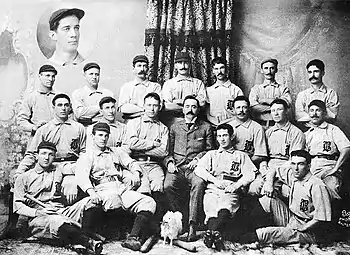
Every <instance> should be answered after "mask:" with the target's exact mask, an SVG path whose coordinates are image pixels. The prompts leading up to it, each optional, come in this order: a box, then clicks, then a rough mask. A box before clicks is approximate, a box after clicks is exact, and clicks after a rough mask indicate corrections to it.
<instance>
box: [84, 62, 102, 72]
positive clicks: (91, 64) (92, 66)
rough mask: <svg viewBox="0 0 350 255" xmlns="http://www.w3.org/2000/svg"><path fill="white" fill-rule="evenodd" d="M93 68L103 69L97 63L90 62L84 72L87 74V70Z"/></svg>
mask: <svg viewBox="0 0 350 255" xmlns="http://www.w3.org/2000/svg"><path fill="white" fill-rule="evenodd" d="M91 68H97V69H98V70H100V69H101V67H100V66H99V65H98V64H97V63H94V62H90V63H87V64H86V65H85V66H84V68H83V71H84V72H86V71H87V70H89V69H91Z"/></svg>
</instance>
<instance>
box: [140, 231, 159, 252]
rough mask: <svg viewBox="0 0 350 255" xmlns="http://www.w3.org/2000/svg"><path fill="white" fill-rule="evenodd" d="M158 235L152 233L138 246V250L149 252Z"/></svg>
mask: <svg viewBox="0 0 350 255" xmlns="http://www.w3.org/2000/svg"><path fill="white" fill-rule="evenodd" d="M158 240H159V237H158V236H156V235H152V236H150V237H148V238H147V240H146V241H145V242H144V243H143V245H142V246H141V248H140V252H142V253H147V252H149V251H150V250H151V249H152V247H153V246H154V245H155V244H156V243H157V242H158Z"/></svg>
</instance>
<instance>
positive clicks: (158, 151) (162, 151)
mask: <svg viewBox="0 0 350 255" xmlns="http://www.w3.org/2000/svg"><path fill="white" fill-rule="evenodd" d="M168 141H169V130H168V128H167V127H164V129H163V130H162V132H161V134H160V143H161V145H160V146H158V147H155V148H153V149H151V150H148V151H146V152H145V154H146V155H148V156H154V157H159V158H164V157H166V156H167V155H168Z"/></svg>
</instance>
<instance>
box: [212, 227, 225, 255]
mask: <svg viewBox="0 0 350 255" xmlns="http://www.w3.org/2000/svg"><path fill="white" fill-rule="evenodd" d="M212 235H213V241H214V247H215V250H217V251H224V250H225V244H224V240H223V239H222V236H221V233H220V232H219V231H213V234H212Z"/></svg>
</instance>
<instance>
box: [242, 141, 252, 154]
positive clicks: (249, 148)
mask: <svg viewBox="0 0 350 255" xmlns="http://www.w3.org/2000/svg"><path fill="white" fill-rule="evenodd" d="M253 149H254V148H253V141H249V140H245V144H244V151H247V152H250V151H253Z"/></svg>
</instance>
